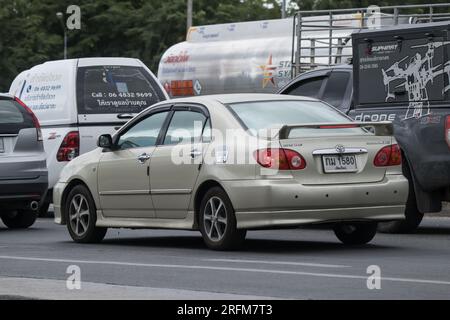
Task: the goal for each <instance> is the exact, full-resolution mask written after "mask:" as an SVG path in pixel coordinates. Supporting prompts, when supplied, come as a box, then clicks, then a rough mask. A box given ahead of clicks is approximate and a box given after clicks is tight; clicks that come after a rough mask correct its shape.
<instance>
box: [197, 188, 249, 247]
mask: <svg viewBox="0 0 450 320" xmlns="http://www.w3.org/2000/svg"><path fill="white" fill-rule="evenodd" d="M199 226H200V232H201V233H202V236H203V240H204V242H205V244H206V246H207V247H208V248H210V249H213V250H233V249H237V248H239V247H240V246H241V245H242V244H243V242H244V240H245V236H246V233H247V230H239V229H237V227H236V215H235V213H234V209H233V205H232V203H231V201H230V198H228V195H227V194H226V192H225V191H224V190H223V189H222V188H220V187H213V188H211V189H210V190H209V191H208V192H206V194H205V195H204V196H203V199H202V202H201V204H200V213H199Z"/></svg>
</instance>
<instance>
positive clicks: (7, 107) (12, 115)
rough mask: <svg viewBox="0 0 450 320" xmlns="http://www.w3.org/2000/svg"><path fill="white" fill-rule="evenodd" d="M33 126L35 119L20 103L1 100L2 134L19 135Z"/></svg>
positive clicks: (8, 99) (6, 99)
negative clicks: (21, 131)
mask: <svg viewBox="0 0 450 320" xmlns="http://www.w3.org/2000/svg"><path fill="white" fill-rule="evenodd" d="M33 126H34V125H33V119H32V118H31V116H29V115H28V114H27V113H26V111H25V109H23V107H22V106H21V105H20V104H19V103H18V102H16V101H14V100H12V99H10V98H4V99H3V98H0V134H17V133H18V132H19V131H20V130H21V129H24V128H32V127H33Z"/></svg>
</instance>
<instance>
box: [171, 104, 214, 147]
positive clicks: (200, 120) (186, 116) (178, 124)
mask: <svg viewBox="0 0 450 320" xmlns="http://www.w3.org/2000/svg"><path fill="white" fill-rule="evenodd" d="M205 121H206V117H205V115H204V114H203V113H200V112H193V111H175V113H174V114H173V117H172V120H171V121H170V125H169V127H168V128H167V133H166V137H165V138H164V144H165V145H170V144H179V143H193V142H198V141H200V139H201V137H202V131H203V128H204V125H205Z"/></svg>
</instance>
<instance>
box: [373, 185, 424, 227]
mask: <svg viewBox="0 0 450 320" xmlns="http://www.w3.org/2000/svg"><path fill="white" fill-rule="evenodd" d="M422 219H423V213H421V212H420V211H419V209H417V202H416V196H415V194H414V189H412V186H411V185H410V188H409V195H408V200H407V202H406V208H405V220H401V221H390V222H381V223H380V224H379V225H378V231H380V232H383V233H410V232H413V231H415V230H416V229H417V227H418V226H419V225H420V223H421V222H422Z"/></svg>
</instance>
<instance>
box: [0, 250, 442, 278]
mask: <svg viewBox="0 0 450 320" xmlns="http://www.w3.org/2000/svg"><path fill="white" fill-rule="evenodd" d="M0 259H4V260H22V261H40V262H58V263H70V264H94V265H95V264H97V265H113V266H132V267H147V268H174V269H193V270H199V269H202V270H219V271H240V272H250V273H268V274H288V275H298V276H312V277H322V278H337V279H360V280H367V277H368V276H359V275H350V274H334V273H317V272H303V271H287V270H273V269H252V268H233V267H218V266H199V265H181V264H157V263H134V262H119V261H89V260H75V259H47V258H32V257H17V256H0ZM381 281H392V282H411V283H421V284H439V285H450V281H439V280H427V279H412V278H394V277H381Z"/></svg>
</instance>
